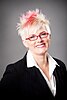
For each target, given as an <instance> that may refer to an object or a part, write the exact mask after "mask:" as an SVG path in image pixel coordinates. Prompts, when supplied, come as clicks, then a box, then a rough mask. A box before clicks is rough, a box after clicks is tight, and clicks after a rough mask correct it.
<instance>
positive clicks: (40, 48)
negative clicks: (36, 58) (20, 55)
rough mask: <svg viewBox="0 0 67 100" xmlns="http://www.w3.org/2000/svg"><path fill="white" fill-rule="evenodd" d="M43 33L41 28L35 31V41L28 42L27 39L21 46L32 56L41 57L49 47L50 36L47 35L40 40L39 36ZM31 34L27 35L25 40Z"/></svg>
mask: <svg viewBox="0 0 67 100" xmlns="http://www.w3.org/2000/svg"><path fill="white" fill-rule="evenodd" d="M42 32H43V33H44V32H45V31H44V29H43V28H41V29H39V30H38V31H37V33H36V34H35V35H36V36H37V39H36V40H33V41H30V40H29V39H27V40H25V41H23V44H24V45H25V46H26V47H27V48H28V49H29V50H30V51H31V52H32V53H33V55H43V54H45V53H46V52H47V50H48V48H49V45H50V39H51V36H50V34H48V35H47V36H46V37H43V38H41V37H40V34H41V33H42ZM32 36H33V34H32V33H31V34H29V36H27V38H29V37H32Z"/></svg>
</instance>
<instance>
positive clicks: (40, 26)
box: [17, 9, 51, 55]
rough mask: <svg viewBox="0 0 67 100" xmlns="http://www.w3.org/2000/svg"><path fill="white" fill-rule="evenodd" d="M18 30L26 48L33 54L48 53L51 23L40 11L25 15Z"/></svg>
mask: <svg viewBox="0 0 67 100" xmlns="http://www.w3.org/2000/svg"><path fill="white" fill-rule="evenodd" d="M17 30H18V35H19V36H20V37H21V39H22V41H23V44H24V46H25V47H26V48H28V49H29V50H31V52H32V53H33V54H40V55H41V54H44V53H45V52H47V50H48V48H49V45H50V39H51V31H50V27H49V21H48V20H47V19H46V18H45V15H44V14H43V13H42V12H40V11H39V10H38V9H36V10H35V11H34V10H32V11H28V12H26V14H25V15H24V14H23V15H22V16H21V17H20V22H19V23H18V24H17Z"/></svg>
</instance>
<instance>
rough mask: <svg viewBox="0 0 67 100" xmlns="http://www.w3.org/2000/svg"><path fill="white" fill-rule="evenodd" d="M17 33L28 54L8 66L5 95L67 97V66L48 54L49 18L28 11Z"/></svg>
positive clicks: (52, 98) (5, 74)
mask: <svg viewBox="0 0 67 100" xmlns="http://www.w3.org/2000/svg"><path fill="white" fill-rule="evenodd" d="M17 30H18V35H19V36H20V37H21V39H22V42H23V44H24V46H25V47H26V48H28V51H27V52H26V54H25V56H24V57H23V59H21V60H19V61H17V62H16V63H13V64H10V65H8V66H7V68H6V71H5V73H4V75H3V78H2V79H1V82H0V84H1V85H0V86H1V90H2V93H5V94H6V96H7V95H8V94H9V95H10V96H14V97H22V98H23V97H28V98H31V97H33V98H36V97H41V98H42V97H44V98H45V99H47V100H54V99H56V100H58V99H61V98H63V97H65V96H66V94H65V90H66V87H67V86H66V76H67V74H66V73H67V71H66V66H65V64H64V63H63V62H62V61H60V60H59V59H56V58H53V57H51V56H50V54H49V53H48V48H49V46H50V40H51V30H50V26H49V21H48V20H47V19H46V18H45V15H44V14H43V13H42V12H40V11H39V10H38V9H36V10H35V11H34V10H33V11H28V12H26V14H25V15H24V14H23V15H22V16H21V17H20V22H19V23H18V24H17Z"/></svg>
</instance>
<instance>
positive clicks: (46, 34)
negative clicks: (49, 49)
mask: <svg viewBox="0 0 67 100" xmlns="http://www.w3.org/2000/svg"><path fill="white" fill-rule="evenodd" d="M44 33H45V36H43V37H41V36H42V34H44ZM33 35H34V36H35V37H36V38H35V39H31V37H32V36H33ZM48 35H49V33H48V32H45V31H43V32H41V33H40V34H39V35H35V34H32V36H30V37H28V38H26V40H30V41H35V40H37V39H38V37H40V38H41V39H43V38H46V37H47V36H48Z"/></svg>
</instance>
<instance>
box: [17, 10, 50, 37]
mask: <svg viewBox="0 0 67 100" xmlns="http://www.w3.org/2000/svg"><path fill="white" fill-rule="evenodd" d="M40 27H44V28H45V27H46V29H47V31H48V33H49V34H51V32H50V28H49V21H48V20H47V19H46V18H45V15H44V14H43V13H41V11H40V10H39V9H36V10H35V11H34V10H29V11H28V12H26V14H23V15H22V16H20V22H19V23H17V30H18V35H20V36H21V37H23V34H25V33H28V34H29V33H31V32H32V31H33V32H36V31H37V30H38V29H39V28H40Z"/></svg>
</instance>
